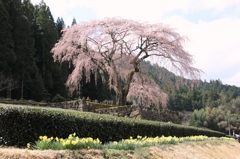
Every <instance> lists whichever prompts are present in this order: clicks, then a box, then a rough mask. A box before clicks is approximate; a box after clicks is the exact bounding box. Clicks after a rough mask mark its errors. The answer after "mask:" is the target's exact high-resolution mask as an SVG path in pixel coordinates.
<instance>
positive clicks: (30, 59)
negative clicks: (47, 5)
mask: <svg viewBox="0 0 240 159" xmlns="http://www.w3.org/2000/svg"><path fill="white" fill-rule="evenodd" d="M32 9H33V6H32V5H31V3H30V2H29V1H24V3H23V4H21V5H20V6H17V8H16V14H15V18H14V21H13V26H14V27H13V36H14V44H15V47H14V52H15V53H16V56H17V60H16V62H15V64H14V75H15V76H16V77H17V78H18V79H19V82H20V86H21V87H20V89H18V90H17V92H16V94H17V95H16V97H17V98H19V95H20V98H28V97H27V96H29V95H30V96H31V97H33V98H36V99H38V97H39V96H40V95H41V92H42V90H43V88H42V84H41V83H38V82H36V81H39V80H37V79H35V78H36V77H37V76H38V75H37V74H38V73H39V70H38V68H37V66H36V59H35V49H34V38H33V35H32V25H31V23H32V20H33V19H30V18H33V17H32V16H30V15H31V14H30V13H31V12H32V11H33V10H32ZM25 14H28V15H27V16H26V15H25ZM32 14H33V12H32ZM32 82H34V83H35V82H36V83H35V86H34V85H33V84H31V83H32ZM32 86H34V87H32ZM36 87H39V88H36ZM25 90H28V91H26V92H25ZM35 90H40V91H39V92H36V91H35ZM33 94H35V95H34V96H32V95H33Z"/></svg>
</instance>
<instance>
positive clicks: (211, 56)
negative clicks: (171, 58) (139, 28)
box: [31, 0, 240, 87]
mask: <svg viewBox="0 0 240 159" xmlns="http://www.w3.org/2000/svg"><path fill="white" fill-rule="evenodd" d="M40 1H41V0H31V2H32V3H33V4H39V3H40ZM44 2H45V3H46V4H47V5H48V6H49V7H50V10H51V12H52V15H53V17H54V19H55V21H56V20H57V17H60V18H63V20H64V22H65V24H66V25H71V23H72V20H73V18H75V19H76V21H77V23H80V22H81V21H91V20H93V19H100V18H105V17H116V16H117V17H122V18H127V19H133V20H138V21H142V22H150V23H164V24H169V25H170V26H171V27H173V28H176V29H177V31H178V32H179V33H180V34H181V35H186V36H188V38H189V41H188V42H186V46H185V47H186V50H187V51H188V52H189V53H190V54H192V55H193V57H194V60H195V63H194V66H195V67H197V68H199V69H201V70H203V71H204V74H202V76H201V79H202V80H207V81H209V80H217V79H220V80H221V81H222V82H223V84H228V85H236V86H238V87H240V0H147V1H143V0H44Z"/></svg>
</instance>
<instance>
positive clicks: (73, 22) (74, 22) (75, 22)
mask: <svg viewBox="0 0 240 159" xmlns="http://www.w3.org/2000/svg"><path fill="white" fill-rule="evenodd" d="M75 24H77V21H76V19H75V18H73V21H72V25H71V26H73V25H75Z"/></svg>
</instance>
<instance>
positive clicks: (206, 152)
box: [0, 140, 240, 159]
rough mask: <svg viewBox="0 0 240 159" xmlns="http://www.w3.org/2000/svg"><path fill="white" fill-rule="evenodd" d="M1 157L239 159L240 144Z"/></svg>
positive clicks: (7, 152) (11, 152) (1, 151)
mask: <svg viewBox="0 0 240 159" xmlns="http://www.w3.org/2000/svg"><path fill="white" fill-rule="evenodd" d="M0 157H1V158H2V159H5V158H16V159H25V158H35V159H40V158H41V159H55V158H58V159H61V158H88V159H105V158H109V159H110V158H111V159H119V158H121V159H124V158H125V159H175V158H178V159H216V158H217V159H229V158H231V159H238V158H239V157H240V144H239V143H238V142H237V141H219V140H217V141H216V140H212V141H200V142H185V143H181V144H178V145H159V146H154V147H145V148H139V149H136V150H134V151H132V150H129V151H120V150H109V149H108V150H93V149H89V150H75V151H63V150H61V151H54V150H44V151H40V150H27V149H16V148H0Z"/></svg>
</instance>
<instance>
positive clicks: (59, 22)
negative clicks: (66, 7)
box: [56, 17, 65, 39]
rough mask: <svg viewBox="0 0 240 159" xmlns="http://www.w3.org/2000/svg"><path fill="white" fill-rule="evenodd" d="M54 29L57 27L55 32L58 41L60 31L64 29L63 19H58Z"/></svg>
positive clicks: (60, 34)
mask: <svg viewBox="0 0 240 159" xmlns="http://www.w3.org/2000/svg"><path fill="white" fill-rule="evenodd" d="M56 27H57V32H58V39H60V37H61V36H62V29H63V28H64V27H65V23H64V21H63V18H59V17H58V19H57V22H56Z"/></svg>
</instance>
